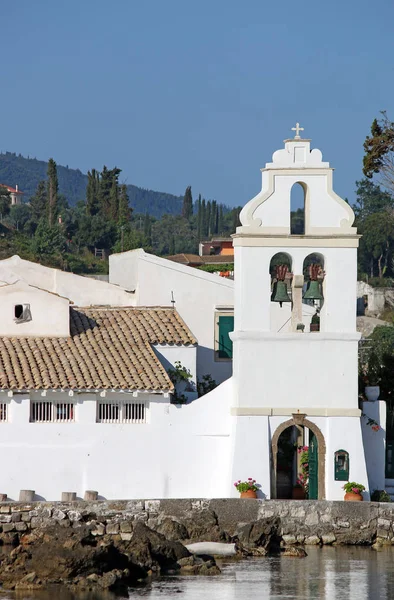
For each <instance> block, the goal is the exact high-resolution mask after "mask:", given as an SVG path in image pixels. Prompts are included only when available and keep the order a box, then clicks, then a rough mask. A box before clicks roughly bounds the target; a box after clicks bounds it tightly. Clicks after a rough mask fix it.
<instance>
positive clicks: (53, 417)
mask: <svg viewBox="0 0 394 600" xmlns="http://www.w3.org/2000/svg"><path fill="white" fill-rule="evenodd" d="M74 421H75V406H74V403H73V402H55V401H50V400H49V401H48V400H45V401H36V400H33V401H32V402H31V404H30V423H73V422H74Z"/></svg>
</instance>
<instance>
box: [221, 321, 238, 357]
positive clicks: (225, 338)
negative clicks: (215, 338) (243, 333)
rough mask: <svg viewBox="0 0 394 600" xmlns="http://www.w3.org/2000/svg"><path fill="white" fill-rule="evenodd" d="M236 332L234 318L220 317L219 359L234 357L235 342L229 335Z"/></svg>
mask: <svg viewBox="0 0 394 600" xmlns="http://www.w3.org/2000/svg"><path fill="white" fill-rule="evenodd" d="M230 331H234V317H225V316H220V317H219V344H218V354H219V358H232V357H233V342H232V341H231V340H230V336H229V333H230Z"/></svg>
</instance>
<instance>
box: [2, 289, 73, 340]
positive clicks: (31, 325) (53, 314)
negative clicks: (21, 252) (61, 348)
mask: <svg viewBox="0 0 394 600" xmlns="http://www.w3.org/2000/svg"><path fill="white" fill-rule="evenodd" d="M0 304H1V314H2V318H1V321H0V335H2V336H10V337H12V336H18V337H23V336H29V337H31V336H37V337H44V336H52V337H66V336H68V335H70V315H69V301H68V299H67V298H61V297H60V296H57V295H55V294H50V293H48V292H46V291H44V290H41V289H38V288H37V287H34V286H30V285H28V284H26V283H25V282H22V281H17V282H16V283H14V284H11V285H0ZM19 315H21V317H20V318H17V317H18V316H19Z"/></svg>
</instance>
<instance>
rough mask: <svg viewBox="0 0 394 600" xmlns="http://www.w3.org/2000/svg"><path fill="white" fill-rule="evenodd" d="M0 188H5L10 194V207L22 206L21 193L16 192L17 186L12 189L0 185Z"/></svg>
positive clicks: (2, 184)
mask: <svg viewBox="0 0 394 600" xmlns="http://www.w3.org/2000/svg"><path fill="white" fill-rule="evenodd" d="M0 186H1V187H5V188H6V189H7V190H8V191H9V192H10V198H11V206H15V205H16V204H22V196H23V192H21V191H20V190H18V185H16V186H15V187H14V188H13V187H10V186H9V185H7V184H5V183H0Z"/></svg>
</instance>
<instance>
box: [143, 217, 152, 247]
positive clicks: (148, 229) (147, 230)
mask: <svg viewBox="0 0 394 600" xmlns="http://www.w3.org/2000/svg"><path fill="white" fill-rule="evenodd" d="M144 237H145V245H146V246H151V245H152V223H151V220H150V217H149V215H148V213H146V214H145V218H144Z"/></svg>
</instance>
